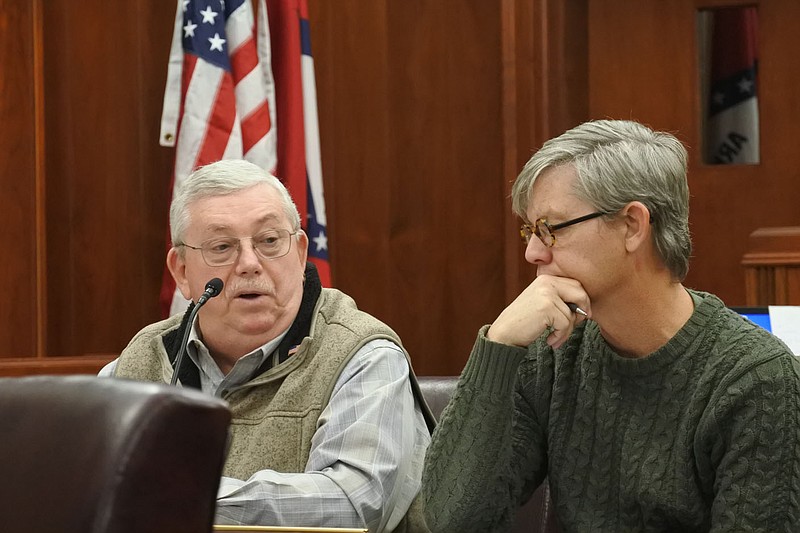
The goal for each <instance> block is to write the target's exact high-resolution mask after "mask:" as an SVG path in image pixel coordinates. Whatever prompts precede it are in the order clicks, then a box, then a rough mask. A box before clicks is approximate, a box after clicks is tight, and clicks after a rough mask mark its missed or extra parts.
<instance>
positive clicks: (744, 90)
mask: <svg viewBox="0 0 800 533" xmlns="http://www.w3.org/2000/svg"><path fill="white" fill-rule="evenodd" d="M711 13H712V14H713V19H712V20H713V22H712V29H711V32H712V37H711V86H710V93H709V96H708V117H707V123H706V143H705V145H706V149H705V151H706V161H707V162H708V163H712V164H731V163H739V164H742V163H746V164H747V163H749V164H754V163H758V162H759V124H758V96H757V88H758V83H757V82H758V12H757V10H756V8H755V7H754V6H743V7H732V8H722V9H714V10H711Z"/></svg>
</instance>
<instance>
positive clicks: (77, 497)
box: [0, 376, 230, 533]
mask: <svg viewBox="0 0 800 533" xmlns="http://www.w3.org/2000/svg"><path fill="white" fill-rule="evenodd" d="M229 424H230V411H229V410H228V408H227V405H226V403H225V402H223V401H222V400H218V399H216V398H213V397H211V396H209V395H206V394H202V393H200V392H199V391H195V390H187V389H182V388H177V387H169V386H167V385H158V384H153V383H141V382H134V381H126V380H121V379H113V378H97V377H94V376H37V377H23V378H3V379H0V435H1V437H0V465H1V466H0V472H2V475H0V515H2V517H3V518H2V524H3V526H2V529H3V531H9V532H24V531H36V532H38V533H48V532H53V533H111V532H114V533H154V532H156V533H157V532H165V533H166V532H169V533H183V532H186V533H189V532H192V533H199V532H208V531H211V528H212V523H213V519H214V510H215V506H216V491H217V487H218V486H219V480H220V475H221V473H222V466H223V462H224V457H225V450H226V446H227V439H228V427H229Z"/></svg>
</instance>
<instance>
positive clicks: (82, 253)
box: [0, 0, 800, 375]
mask: <svg viewBox="0 0 800 533" xmlns="http://www.w3.org/2000/svg"><path fill="white" fill-rule="evenodd" d="M709 2H710V3H711V4H718V3H719V2H716V0H709ZM748 3H752V2H748ZM756 3H758V4H759V13H760V15H761V29H762V42H761V45H762V48H761V49H762V62H761V75H762V78H761V82H760V84H761V85H760V98H761V110H762V130H763V134H762V164H761V165H757V166H750V167H727V168H712V167H704V166H703V165H701V164H700V163H699V157H698V156H697V153H696V149H697V148H698V147H699V144H698V135H699V133H698V124H699V122H698V118H697V113H698V112H699V111H698V110H699V106H698V102H697V95H696V92H697V91H696V87H697V81H696V79H695V76H696V73H695V69H696V63H695V61H696V60H695V59H694V53H695V52H694V44H693V40H694V33H693V32H694V18H693V17H694V13H695V10H696V9H697V8H698V7H703V6H705V5H709V3H708V2H706V3H703V2H701V1H699V0H669V1H668V2H662V1H658V0H644V1H642V0H637V1H633V0H500V1H498V2H477V1H476V2H473V1H467V0H337V1H336V2H331V1H329V0H308V4H309V12H310V18H311V28H312V49H313V51H314V56H315V62H316V73H317V91H318V106H319V116H320V132H321V142H322V157H323V174H324V180H325V192H326V201H327V211H328V224H329V232H330V234H329V239H330V240H329V243H330V247H331V261H332V268H333V275H334V279H335V285H336V286H337V287H339V288H341V289H342V290H344V291H345V292H347V293H349V294H351V295H352V296H353V297H354V298H355V299H356V301H357V302H358V303H359V305H360V307H362V308H363V309H365V310H367V311H369V312H371V313H373V314H374V315H376V316H378V317H379V318H381V319H383V320H385V321H386V322H387V323H389V324H390V325H391V326H392V327H393V328H395V329H396V330H397V331H398V332H399V333H400V335H401V337H402V338H403V339H404V343H405V344H406V347H407V348H408V349H409V352H410V353H411V355H412V358H413V360H414V365H415V368H416V370H417V372H418V373H420V374H454V373H458V372H459V371H460V370H461V368H462V366H463V363H464V361H466V358H467V355H468V352H469V349H470V346H471V344H472V342H473V340H474V337H475V333H476V331H477V329H478V327H479V326H480V325H482V324H484V323H488V322H490V321H491V320H493V319H494V317H495V316H496V315H497V314H498V313H499V311H500V310H501V309H502V308H503V306H504V305H505V304H506V303H507V302H509V301H510V300H511V299H512V298H514V297H515V296H516V294H517V293H518V292H519V291H520V290H521V288H522V287H523V286H524V285H525V284H527V283H528V282H529V281H530V280H531V279H532V276H533V274H534V272H533V270H532V269H531V268H530V267H529V266H528V265H526V264H525V263H524V262H523V261H522V246H521V244H520V243H519V242H518V238H517V237H516V228H517V227H518V221H516V220H515V219H514V217H513V216H511V214H510V203H509V200H508V193H509V190H510V183H511V181H512V180H513V179H514V177H515V176H516V174H517V172H518V171H519V169H520V168H521V166H522V165H523V163H524V162H525V161H526V160H527V159H528V157H529V156H530V155H531V153H532V152H533V151H534V150H535V149H536V148H537V147H538V146H539V145H541V143H542V142H543V141H544V140H546V139H547V138H549V137H552V136H554V135H557V134H559V133H561V132H562V131H564V130H565V129H567V128H569V127H571V126H573V125H575V124H578V123H580V122H582V121H583V120H586V119H588V118H602V117H607V116H612V117H616V118H629V117H630V118H636V119H639V120H642V121H645V122H647V123H649V124H650V125H652V126H654V127H656V128H659V129H669V130H672V131H676V132H677V133H678V135H679V136H680V137H681V138H682V139H683V140H684V141H686V142H687V144H688V145H689V148H690V151H691V153H692V163H691V165H692V166H691V187H692V192H693V199H692V201H693V206H692V207H693V211H692V232H693V236H694V241H695V258H694V260H693V263H692V269H691V273H690V277H689V280H688V281H689V283H690V284H691V285H693V286H696V287H699V288H704V289H708V290H712V291H714V292H717V293H718V294H720V295H721V296H722V297H723V298H725V299H726V301H728V303H729V304H731V305H734V304H741V303H743V301H744V273H743V271H742V268H741V266H740V265H739V261H740V259H741V255H742V254H743V251H744V247H745V245H746V241H747V236H748V235H749V233H750V232H751V231H752V229H754V228H756V227H765V226H769V225H784V226H790V225H797V224H798V222H797V220H796V217H797V209H796V207H795V204H796V201H795V200H794V198H796V196H797V192H798V184H799V183H800V179H798V178H800V176H798V175H797V174H798V170H797V169H796V166H795V165H794V146H795V144H796V142H795V139H796V138H797V137H798V135H797V131H796V129H797V127H798V126H797V120H796V117H797V116H798V111H800V101H799V100H798V96H797V91H796V87H798V84H800V79H798V77H800V74H799V73H800V68H798V67H799V66H800V65H798V55H797V54H796V53H794V50H797V49H798V46H797V44H798V43H797V37H796V34H797V32H796V31H795V30H794V28H793V26H792V22H791V21H794V20H797V19H798V15H800V12H798V11H799V10H800V7H797V6H795V5H794V3H792V2H760V3H759V2H756ZM171 4H172V2H167V3H165V2H163V0H131V1H129V2H124V3H119V4H118V3H114V4H113V5H111V4H109V3H108V2H104V1H102V0H86V1H84V2H74V1H72V0H48V1H46V2H44V1H42V0H34V1H33V2H31V1H30V0H0V45H2V48H0V122H1V123H2V124H3V128H2V129H0V171H2V176H0V179H2V183H3V185H4V187H3V190H4V192H5V194H3V195H0V212H2V214H3V219H4V223H3V224H2V225H0V236H2V237H3V238H4V239H5V242H7V243H13V244H14V246H13V248H15V250H14V251H13V253H9V251H8V250H6V253H4V254H3V259H2V261H0V275H2V276H4V279H5V280H7V282H8V283H7V288H6V291H7V292H6V294H7V298H6V300H5V301H4V302H3V303H2V304H0V374H3V373H6V374H14V375H19V374H21V373H25V372H47V371H50V370H52V371H54V372H55V371H69V370H70V369H72V370H74V371H94V370H95V369H96V367H98V366H99V365H101V364H102V362H103V361H105V360H107V359H108V358H110V357H113V355H114V354H116V353H118V352H119V350H121V349H122V348H123V347H124V345H125V344H126V342H127V340H128V339H129V338H130V337H131V336H132V335H133V334H134V333H135V332H136V331H137V330H138V329H140V328H141V327H143V326H144V325H146V324H148V323H150V322H153V321H155V320H157V318H158V306H157V299H158V291H159V287H160V284H161V274H162V267H163V258H164V252H165V250H164V240H165V235H166V227H165V225H166V220H167V201H168V196H169V179H170V172H171V170H170V169H171V164H172V151H171V150H168V149H164V148H161V147H160V146H159V145H158V129H159V119H160V109H161V100H162V95H163V88H164V81H165V77H166V62H167V55H168V49H169V42H170V37H171V30H172V24H173V20H174V19H173V17H174V8H173V6H172V5H171ZM88 354H106V355H99V356H88ZM2 358H4V359H2ZM56 362H58V364H57V365H56ZM65 369H66V370H65Z"/></svg>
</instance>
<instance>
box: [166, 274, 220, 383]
mask: <svg viewBox="0 0 800 533" xmlns="http://www.w3.org/2000/svg"><path fill="white" fill-rule="evenodd" d="M223 285H224V284H223V283H222V280H221V279H219V278H214V279H212V280H211V281H209V282H208V283H206V290H204V291H203V294H201V295H200V298H198V299H197V303H196V304H195V305H194V307H193V308H192V312H191V313H190V314H189V323H188V324H187V325H186V330H185V331H184V332H183V339H181V348H180V350H179V351H178V357H176V358H175V364H173V365H172V366H173V368H174V370H173V371H172V379H171V380H170V382H169V384H170V385H175V384H176V383H177V382H178V374H179V373H180V371H181V363H183V355H184V354H185V353H186V345H187V344H188V341H189V333H190V332H191V331H192V327H193V326H194V320H195V318H196V317H197V312H198V311H200V308H201V307H203V305H204V304H205V303H206V302H207V301H209V300H210V299H211V298H213V297H214V296H217V295H218V294H219V293H220V292H222V287H223Z"/></svg>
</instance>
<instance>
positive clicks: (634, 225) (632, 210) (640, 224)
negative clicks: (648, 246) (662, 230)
mask: <svg viewBox="0 0 800 533" xmlns="http://www.w3.org/2000/svg"><path fill="white" fill-rule="evenodd" d="M620 214H621V215H622V217H623V220H624V222H625V249H626V250H628V251H629V252H633V251H635V250H637V249H638V248H639V247H641V246H642V244H643V243H649V242H650V234H651V232H652V228H651V224H652V221H651V218H650V210H649V209H647V206H645V205H644V204H643V203H642V202H630V203H629V204H628V205H626V206H625V207H623V208H622V211H621V212H620Z"/></svg>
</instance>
